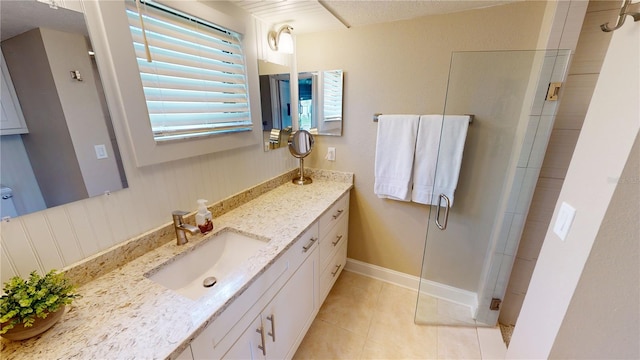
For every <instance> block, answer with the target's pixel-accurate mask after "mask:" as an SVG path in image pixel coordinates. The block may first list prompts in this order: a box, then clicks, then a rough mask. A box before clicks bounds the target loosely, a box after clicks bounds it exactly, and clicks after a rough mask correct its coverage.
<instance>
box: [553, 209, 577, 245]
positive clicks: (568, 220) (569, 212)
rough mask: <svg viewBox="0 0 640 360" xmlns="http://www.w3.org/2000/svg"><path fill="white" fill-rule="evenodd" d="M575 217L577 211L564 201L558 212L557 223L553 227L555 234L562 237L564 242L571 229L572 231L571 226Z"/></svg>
mask: <svg viewBox="0 0 640 360" xmlns="http://www.w3.org/2000/svg"><path fill="white" fill-rule="evenodd" d="M575 217H576V209H574V208H573V206H571V205H569V204H567V203H566V202H564V201H563V202H562V205H560V210H559V211H558V218H557V219H556V223H555V225H553V232H554V233H555V234H556V235H558V236H559V237H560V240H562V241H564V240H565V239H566V238H567V234H569V229H571V224H572V223H573V219H574V218H575Z"/></svg>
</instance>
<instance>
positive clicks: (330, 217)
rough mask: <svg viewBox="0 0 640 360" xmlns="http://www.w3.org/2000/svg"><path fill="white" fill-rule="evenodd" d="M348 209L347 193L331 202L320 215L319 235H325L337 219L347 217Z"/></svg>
mask: <svg viewBox="0 0 640 360" xmlns="http://www.w3.org/2000/svg"><path fill="white" fill-rule="evenodd" d="M348 211H349V193H348V192H347V193H346V194H344V195H342V197H341V198H340V199H339V200H338V201H336V203H335V204H333V205H332V206H331V207H330V208H329V210H327V211H326V212H325V213H324V214H322V216H320V236H321V237H322V236H324V235H326V234H327V233H328V232H329V230H331V228H332V227H333V226H334V225H335V224H337V223H338V220H340V219H342V218H346V217H347V213H348Z"/></svg>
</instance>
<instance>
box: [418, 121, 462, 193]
mask: <svg viewBox="0 0 640 360" xmlns="http://www.w3.org/2000/svg"><path fill="white" fill-rule="evenodd" d="M443 122H444V126H443ZM468 128H469V116H467V115H446V116H445V117H444V120H443V117H442V115H422V116H421V117H420V126H419V128H418V136H417V139H416V155H415V159H414V164H413V191H412V193H411V200H412V201H414V202H417V203H421V204H427V205H438V201H439V195H440V194H445V195H446V196H447V197H448V198H449V200H451V205H453V194H454V191H455V190H456V187H457V185H458V176H459V174H460V165H461V164H462V151H463V150H464V143H465V140H466V138H467V129H468ZM441 130H442V131H441ZM436 168H437V169H436ZM436 170H437V171H436ZM434 178H435V180H434Z"/></svg>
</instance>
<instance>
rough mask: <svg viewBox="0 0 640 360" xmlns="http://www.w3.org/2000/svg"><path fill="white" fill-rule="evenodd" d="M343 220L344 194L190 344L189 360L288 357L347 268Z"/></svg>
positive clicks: (346, 201) (346, 208)
mask: <svg viewBox="0 0 640 360" xmlns="http://www.w3.org/2000/svg"><path fill="white" fill-rule="evenodd" d="M348 214H349V193H348V192H347V193H346V194H345V195H343V196H342V197H341V198H340V199H339V200H338V201H337V202H336V203H335V204H334V205H333V206H331V208H329V209H328V210H327V211H326V212H325V213H324V214H323V215H322V216H321V217H320V219H318V221H316V222H315V223H314V224H313V225H311V226H310V227H309V228H308V229H307V230H306V231H305V232H304V233H303V234H302V236H301V237H300V238H299V240H297V241H296V243H295V244H294V245H293V246H292V247H291V248H289V249H288V250H287V251H286V252H285V254H283V255H282V256H281V257H280V258H279V259H278V260H277V261H276V262H275V263H273V264H272V265H271V266H270V267H269V268H268V269H267V270H266V271H265V272H264V273H263V274H262V275H260V277H259V278H258V279H257V280H256V281H254V283H253V284H251V285H250V286H249V288H248V289H247V290H246V291H245V292H244V293H243V294H242V295H240V296H239V297H238V298H237V299H235V300H234V302H233V303H232V304H231V305H230V306H229V307H228V308H227V309H226V310H225V311H224V312H223V313H222V314H220V316H219V317H218V318H217V319H216V320H215V321H214V322H213V323H212V324H210V325H209V326H208V327H207V328H206V329H205V330H204V331H203V332H202V333H201V334H200V335H199V336H198V337H197V338H196V339H194V340H193V341H192V342H191V353H192V354H193V358H194V359H220V358H222V359H243V360H244V359H253V360H271V359H274V360H275V359H290V358H291V357H293V355H294V354H295V351H296V350H297V348H298V346H299V345H300V342H302V339H303V338H304V335H305V334H306V332H307V330H308V329H309V327H310V326H311V323H312V322H313V319H314V317H315V315H316V314H317V313H318V310H319V309H320V306H321V305H322V301H324V298H325V297H326V295H327V293H328V292H329V290H330V289H331V286H333V284H334V282H335V280H336V279H337V277H338V275H339V274H340V271H342V269H343V268H344V265H345V263H346V256H347V231H348ZM185 352H186V353H188V349H187V351H185Z"/></svg>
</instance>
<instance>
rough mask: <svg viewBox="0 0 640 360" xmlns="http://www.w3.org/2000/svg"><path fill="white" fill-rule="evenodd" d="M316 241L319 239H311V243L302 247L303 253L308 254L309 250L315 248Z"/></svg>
mask: <svg viewBox="0 0 640 360" xmlns="http://www.w3.org/2000/svg"><path fill="white" fill-rule="evenodd" d="M316 241H318V238H311V239H309V243H308V244H307V245H305V246H303V247H302V252H303V253H306V252H307V251H309V249H311V247H312V246H313V243H314V242H316Z"/></svg>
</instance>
